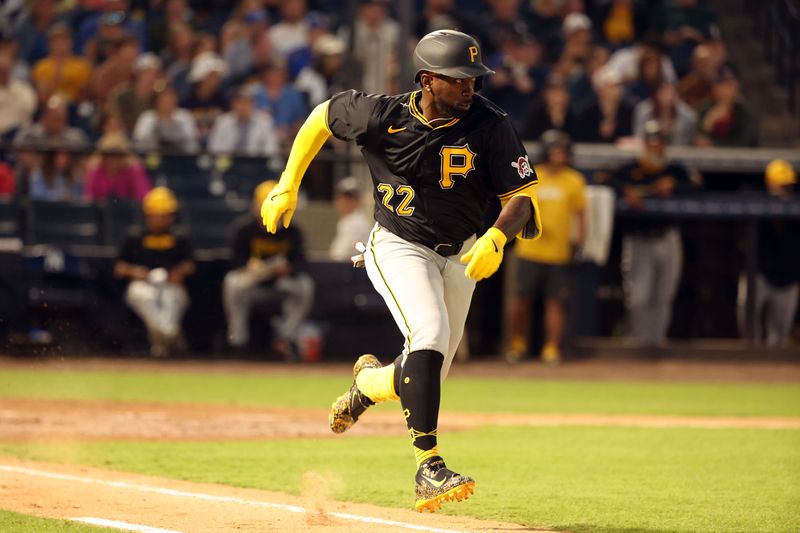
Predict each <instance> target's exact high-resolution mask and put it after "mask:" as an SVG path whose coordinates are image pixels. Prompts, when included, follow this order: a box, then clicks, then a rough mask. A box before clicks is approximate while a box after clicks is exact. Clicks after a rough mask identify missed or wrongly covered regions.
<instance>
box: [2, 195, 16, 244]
mask: <svg viewBox="0 0 800 533" xmlns="http://www.w3.org/2000/svg"><path fill="white" fill-rule="evenodd" d="M19 217H20V205H19V201H18V200H13V199H3V200H0V238H10V237H19V236H20V233H21V232H20V218H19Z"/></svg>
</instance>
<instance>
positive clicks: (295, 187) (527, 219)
mask: <svg viewBox="0 0 800 533" xmlns="http://www.w3.org/2000/svg"><path fill="white" fill-rule="evenodd" d="M414 64H415V68H416V75H415V81H416V82H418V83H419V84H420V88H419V89H418V90H416V91H413V92H410V93H405V94H400V95H395V96H383V95H367V94H365V93H363V92H357V91H345V92H342V93H338V94H336V95H334V96H333V97H332V98H331V99H330V100H328V101H326V102H323V103H322V104H320V105H319V106H317V107H316V108H315V109H314V110H313V111H312V112H311V115H310V116H309V118H308V119H307V120H306V122H305V123H304V124H303V127H302V128H301V129H300V131H299V132H298V134H297V138H296V139H295V142H294V144H293V146H292V150H291V153H290V155H289V160H288V162H287V165H286V169H285V170H284V172H283V174H282V176H281V180H280V182H279V183H278V185H276V186H275V188H274V189H273V191H272V192H271V194H270V195H269V197H268V198H267V200H266V201H265V202H264V204H263V206H262V211H261V214H262V217H263V220H264V223H265V226H266V228H267V231H269V232H271V233H274V232H276V231H279V230H278V226H279V225H280V226H283V227H289V224H290V222H291V219H292V215H293V213H294V211H295V209H296V207H297V196H298V191H299V188H300V180H301V179H302V177H303V174H304V173H305V171H306V169H307V168H308V165H309V164H310V163H311V160H312V159H313V158H314V156H315V155H316V154H317V153H318V152H319V150H320V148H321V147H322V145H323V144H324V143H325V141H326V140H327V139H328V138H329V137H330V136H331V135H333V136H335V137H336V138H338V139H340V140H343V141H355V142H356V143H357V144H358V145H359V146H360V147H361V151H362V154H363V155H364V158H365V160H366V162H367V165H368V167H369V170H370V173H371V175H372V183H373V195H374V199H375V211H374V213H375V218H376V220H377V224H376V225H375V226H374V227H373V230H372V232H371V233H370V236H369V240H368V242H367V243H366V249H365V251H364V257H363V259H364V263H365V265H366V268H367V274H368V275H369V278H370V280H371V281H372V283H373V285H374V286H375V288H376V290H377V291H378V292H379V293H380V294H381V296H383V298H384V300H385V301H386V304H387V306H388V307H389V309H390V311H391V313H392V316H393V318H394V319H395V322H396V323H397V325H398V328H399V329H400V331H401V333H402V336H403V339H404V348H403V352H402V354H401V355H400V356H399V357H397V358H396V359H395V360H394V362H393V363H391V364H389V365H387V366H385V367H382V366H381V363H380V362H379V360H378V358H377V357H375V356H374V355H371V354H366V355H362V356H361V357H360V358H359V359H358V360H357V361H356V364H355V365H354V367H353V377H354V381H353V383H352V385H351V386H350V388H349V389H348V390H347V391H346V392H345V393H344V394H343V395H341V396H340V397H339V398H337V399H336V400H335V401H334V403H333V405H332V407H331V411H330V414H329V417H328V422H329V424H330V427H331V430H332V431H333V432H335V433H342V432H344V431H346V430H347V429H348V428H350V427H351V426H352V425H353V424H354V423H355V422H356V421H357V420H358V418H359V417H360V416H361V415H362V414H363V413H364V412H365V411H366V409H367V408H368V407H369V406H370V405H373V404H374V403H378V402H383V401H389V400H394V401H397V400H400V403H401V406H402V409H403V413H404V417H405V420H406V424H407V426H408V431H409V435H410V436H411V441H412V446H413V451H414V456H415V459H416V466H417V474H416V477H415V492H416V503H415V508H416V509H417V510H418V511H420V512H422V511H435V510H437V509H438V508H440V507H441V505H442V503H443V502H446V501H452V500H463V499H465V498H467V497H469V496H470V495H471V494H472V492H473V490H474V487H475V480H474V479H472V478H471V477H469V476H465V475H461V474H458V473H456V472H454V471H452V470H450V469H449V468H447V466H446V465H445V462H444V460H443V459H442V457H441V455H440V454H439V450H438V447H437V432H438V429H437V427H438V419H439V400H440V392H441V383H442V381H443V380H444V378H445V377H446V376H447V373H448V371H449V368H450V364H451V362H452V360H453V357H454V356H455V352H456V348H457V347H458V345H459V342H460V341H461V337H462V334H463V331H464V323H465V321H466V318H467V312H468V310H469V306H470V302H471V299H472V292H473V290H474V288H475V284H476V282H477V281H479V280H482V279H485V278H488V277H489V276H491V275H492V274H494V273H495V272H496V271H497V269H498V268H499V267H500V263H501V261H502V259H503V249H504V246H505V244H506V242H507V240H508V239H510V238H513V237H514V236H516V235H519V236H521V237H523V238H535V237H537V236H538V235H539V233H540V232H541V220H540V218H539V211H538V207H537V205H536V196H535V192H534V185H535V184H536V173H535V172H534V171H533V169H532V168H531V165H530V161H529V159H528V155H527V153H526V152H525V148H524V147H523V145H522V142H521V141H520V139H519V137H518V136H517V134H516V132H515V131H514V128H513V126H512V124H511V120H510V119H509V117H508V115H507V114H506V113H504V112H503V111H502V110H501V109H499V108H498V107H497V106H495V105H494V104H493V103H491V102H490V101H488V100H486V99H485V98H483V97H481V96H478V95H476V94H475V84H476V81H477V79H478V78H481V77H483V76H486V75H488V74H492V73H493V71H492V70H490V69H489V68H487V67H486V66H485V65H484V64H483V60H482V55H481V49H480V45H479V44H478V42H477V41H476V40H475V39H474V38H473V37H471V36H469V35H466V34H464V33H461V32H457V31H452V30H441V31H435V32H432V33H430V34H428V35H426V36H425V37H423V38H422V39H421V40H420V41H419V44H418V45H417V47H416V50H415V51H414ZM492 198H497V199H499V201H500V203H501V204H502V205H503V206H504V207H503V208H502V210H501V212H500V215H499V217H498V218H497V220H496V221H495V222H494V224H493V225H492V227H490V228H489V229H488V230H485V228H484V212H485V210H486V208H487V205H488V202H489V200H490V199H492Z"/></svg>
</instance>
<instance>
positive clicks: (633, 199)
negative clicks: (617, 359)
mask: <svg viewBox="0 0 800 533" xmlns="http://www.w3.org/2000/svg"><path fill="white" fill-rule="evenodd" d="M666 146H667V143H666V135H665V134H664V132H662V131H661V129H660V127H659V125H658V122H655V121H653V122H649V123H647V124H645V131H644V150H643V151H642V153H641V155H640V156H639V158H638V159H637V160H636V161H635V162H633V163H629V164H627V165H625V166H623V167H622V168H621V169H619V170H618V171H617V172H616V174H615V176H614V179H613V181H612V184H613V185H614V188H615V189H616V190H617V194H618V196H620V197H622V198H623V200H624V202H625V205H626V207H627V209H629V210H631V211H634V212H644V211H646V209H647V208H646V206H645V199H646V198H669V197H672V196H674V195H676V194H681V193H685V192H687V191H688V190H690V189H691V187H692V184H691V181H690V179H689V175H688V173H687V171H686V169H685V168H683V167H682V166H681V165H679V164H675V163H669V162H668V161H667V159H666V158H665V150H666ZM682 267H683V245H682V244H681V235H680V232H679V230H678V227H677V225H676V224H675V222H673V221H665V220H661V219H642V220H636V221H634V222H633V223H631V224H630V225H629V226H627V227H626V228H625V230H624V233H623V239H622V280H623V288H624V289H625V304H626V307H627V309H628V321H629V327H630V334H631V335H632V337H633V338H634V339H635V340H636V341H638V342H639V343H641V344H642V345H645V346H658V345H660V344H662V343H663V342H664V341H665V339H666V336H667V329H668V327H669V323H670V320H671V314H672V301H673V299H674V298H675V293H676V291H677V289H678V283H679V282H680V278H681V269H682Z"/></svg>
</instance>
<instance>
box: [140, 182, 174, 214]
mask: <svg viewBox="0 0 800 533" xmlns="http://www.w3.org/2000/svg"><path fill="white" fill-rule="evenodd" d="M142 210H143V211H144V214H145V215H168V214H170V213H174V212H176V211H177V210H178V199H177V198H175V194H174V193H173V192H172V191H171V190H169V189H167V188H166V187H156V188H155V189H153V190H151V191H150V192H149V193H147V194H146V195H145V197H144V200H142Z"/></svg>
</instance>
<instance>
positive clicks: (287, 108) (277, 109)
mask: <svg viewBox="0 0 800 533" xmlns="http://www.w3.org/2000/svg"><path fill="white" fill-rule="evenodd" d="M261 80H262V83H261V84H260V85H259V86H258V87H256V89H255V93H254V95H253V101H254V102H255V105H256V107H257V108H258V109H262V110H264V111H268V112H269V113H270V114H271V115H272V118H273V119H274V120H275V126H276V127H277V129H278V133H279V136H280V139H281V144H285V143H288V142H289V141H290V139H291V138H292V137H293V136H294V134H295V133H297V130H299V129H300V125H301V124H302V122H303V120H305V118H306V116H307V115H308V108H307V107H306V104H305V101H304V100H303V95H302V94H300V92H299V91H298V90H297V89H295V88H294V87H292V86H291V85H288V84H287V72H286V64H285V63H284V62H283V61H282V60H279V59H276V60H273V61H272V62H271V63H270V64H268V65H267V66H266V67H265V68H264V71H263V72H262V74H261Z"/></svg>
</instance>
